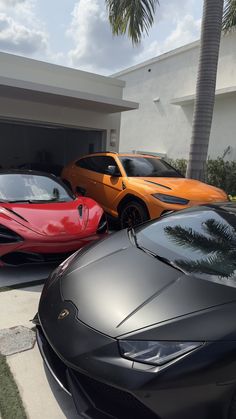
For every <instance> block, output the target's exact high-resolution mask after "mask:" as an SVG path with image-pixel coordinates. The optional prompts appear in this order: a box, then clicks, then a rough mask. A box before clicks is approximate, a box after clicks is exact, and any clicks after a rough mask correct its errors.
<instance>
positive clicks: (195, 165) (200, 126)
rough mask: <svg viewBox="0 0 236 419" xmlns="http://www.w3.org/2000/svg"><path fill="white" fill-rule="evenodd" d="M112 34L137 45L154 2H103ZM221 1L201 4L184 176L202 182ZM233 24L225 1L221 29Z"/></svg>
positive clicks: (230, 3)
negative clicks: (189, 138) (202, 6)
mask: <svg viewBox="0 0 236 419" xmlns="http://www.w3.org/2000/svg"><path fill="white" fill-rule="evenodd" d="M105 2H106V5H107V9H108V13H109V20H110V23H111V26H112V31H113V34H115V35H124V34H125V33H128V36H129V37H130V38H131V40H132V42H133V44H138V43H139V42H140V41H141V38H142V34H143V33H148V31H149V29H150V27H151V26H152V24H153V22H154V15H155V10H156V6H157V4H159V1H158V0H119V1H118V0H105ZM223 6H224V0H204V8H203V20H202V33H201V43H200V45H201V47H200V60H199V70H198V78H197V90H196V100H195V107H194V118H193V129H192V139H191V146H190V154H189V163H188V168H187V176H188V177H193V178H196V179H202V180H204V178H205V165H206V160H207V153H208V145H209V137H210V131H211V124H212V115H213V109H214V102H215V85H216V75H217V65H218V56H219V48H220V39H221V28H222V17H223ZM235 23H236V0H225V10H224V20H223V29H224V30H229V28H231V27H232V26H233V25H234V24H235Z"/></svg>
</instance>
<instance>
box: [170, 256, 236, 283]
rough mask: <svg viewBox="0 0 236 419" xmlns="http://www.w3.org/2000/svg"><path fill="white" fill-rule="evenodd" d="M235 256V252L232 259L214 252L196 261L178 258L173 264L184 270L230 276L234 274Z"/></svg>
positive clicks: (224, 276) (223, 276)
mask: <svg viewBox="0 0 236 419" xmlns="http://www.w3.org/2000/svg"><path fill="white" fill-rule="evenodd" d="M235 256H236V254H234V259H233V258H229V259H225V258H221V257H219V256H218V255H217V254H214V255H211V256H209V257H207V258H206V259H199V260H196V261H192V260H187V259H178V260H175V264H176V265H177V266H179V267H180V268H181V269H183V270H184V271H186V272H191V273H204V274H207V275H216V276H219V277H220V278H231V277H232V276H235V271H236V261H235Z"/></svg>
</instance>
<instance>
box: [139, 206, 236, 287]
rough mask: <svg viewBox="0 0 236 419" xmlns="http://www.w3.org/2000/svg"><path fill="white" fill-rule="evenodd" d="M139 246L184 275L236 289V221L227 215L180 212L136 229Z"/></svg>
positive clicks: (204, 212)
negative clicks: (190, 274)
mask: <svg viewBox="0 0 236 419" xmlns="http://www.w3.org/2000/svg"><path fill="white" fill-rule="evenodd" d="M136 233H137V241H138V244H139V245H140V246H141V247H143V248H145V249H148V250H150V251H151V252H153V253H154V254H156V255H158V256H161V257H164V258H166V259H168V260H169V261H171V262H173V263H174V264H175V265H176V266H177V267H179V268H180V269H182V270H183V271H184V272H188V273H194V274H195V275H197V276H199V275H200V276H203V278H205V279H210V280H213V281H225V283H227V284H229V285H232V284H233V286H236V217H235V215H233V213H228V212H226V211H220V210H217V211H214V210H210V209H208V210H206V208H205V209H204V207H203V208H202V210H199V211H193V210H188V211H181V213H179V214H175V215H171V216H167V217H163V218H162V219H160V220H159V221H155V222H151V223H149V224H147V225H146V226H143V227H138V228H137V229H136Z"/></svg>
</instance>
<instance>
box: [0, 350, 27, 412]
mask: <svg viewBox="0 0 236 419" xmlns="http://www.w3.org/2000/svg"><path fill="white" fill-rule="evenodd" d="M0 415H1V418H2V419H13V418H14V419H27V416H26V413H25V409H24V406H23V403H22V401H21V397H20V393H19V390H18V388H17V385H16V383H15V381H14V378H13V375H12V373H11V370H10V367H9V365H8V364H7V361H6V357H5V356H3V355H0Z"/></svg>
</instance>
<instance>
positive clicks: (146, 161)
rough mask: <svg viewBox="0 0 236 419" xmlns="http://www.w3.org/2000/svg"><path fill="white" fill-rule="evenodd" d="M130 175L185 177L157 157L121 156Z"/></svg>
mask: <svg viewBox="0 0 236 419" xmlns="http://www.w3.org/2000/svg"><path fill="white" fill-rule="evenodd" d="M120 161H121V163H122V165H123V167H124V169H125V171H126V174H127V176H128V177H132V176H134V177H137V176H138V177H140V176H141V177H184V176H182V175H181V174H180V173H179V172H177V170H175V169H174V168H173V167H171V166H170V165H169V164H168V163H167V162H165V161H164V160H160V159H156V158H155V157H153V158H150V157H130V156H126V157H120Z"/></svg>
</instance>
